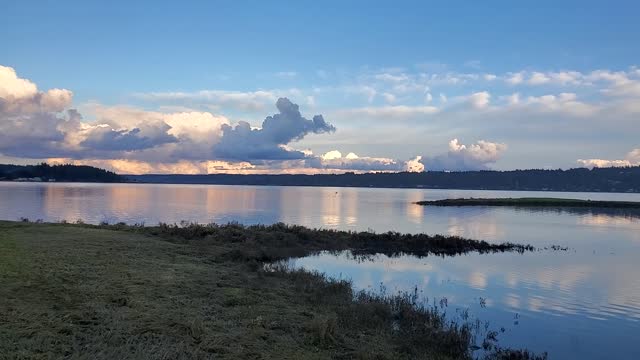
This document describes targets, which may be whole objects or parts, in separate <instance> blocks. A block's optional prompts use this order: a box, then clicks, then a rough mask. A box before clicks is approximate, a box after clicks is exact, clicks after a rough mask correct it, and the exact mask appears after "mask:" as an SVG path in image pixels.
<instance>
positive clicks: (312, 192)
mask: <svg viewBox="0 0 640 360" xmlns="http://www.w3.org/2000/svg"><path fill="white" fill-rule="evenodd" d="M470 196H473V197H509V196H511V197H523V196H544V197H565V198H581V199H594V200H596V199H597V200H632V201H640V195H639V194H586V193H535V192H501V191H458V190H417V189H364V188H312V187H253V186H205V185H147V184H144V185H143V184H62V183H52V184H43V183H0V219H7V220H15V219H18V218H20V217H27V218H30V219H43V220H47V221H58V220H62V219H66V220H70V221H73V220H76V219H83V220H84V221H87V222H92V223H98V222H100V221H109V222H116V221H124V222H127V223H140V222H144V223H146V224H155V223H158V222H160V221H163V222H178V221H180V220H188V221H197V222H201V223H208V222H220V223H222V222H228V221H239V222H242V223H247V224H254V223H267V224H268V223H274V222H279V221H282V222H286V223H291V224H300V225H305V226H310V227H325V228H339V229H349V230H367V229H372V230H375V231H389V230H395V231H400V232H412V233H416V232H425V233H431V234H433V233H441V234H450V235H460V236H465V237H469V238H475V239H485V240H488V241H491V242H502V241H511V242H518V243H527V244H532V245H534V246H536V247H547V246H550V245H561V246H567V247H569V251H566V252H564V251H540V252H535V253H526V254H522V255H520V254H510V253H506V254H492V255H478V254H469V255H465V256H458V257H448V258H440V257H427V258H416V257H411V256H403V257H399V258H387V257H385V256H378V257H375V258H374V259H373V261H365V262H357V261H354V260H353V259H351V258H350V257H349V256H348V254H341V255H337V256H334V255H329V254H321V255H319V256H312V257H308V258H303V259H296V260H293V262H294V263H295V265H296V266H301V267H305V268H308V269H317V270H320V271H322V272H326V273H327V274H329V275H331V276H335V277H343V278H350V279H352V280H353V282H354V286H356V287H358V288H360V289H377V288H379V287H380V284H381V283H382V284H383V285H384V286H385V287H386V288H387V289H388V290H389V291H400V290H413V289H414V288H415V287H416V286H417V287H418V289H419V290H420V291H421V294H422V295H423V296H425V297H429V298H430V299H434V298H437V299H441V298H447V300H448V304H449V307H448V309H449V310H448V312H451V313H454V312H455V309H456V308H461V309H465V308H469V309H470V311H471V313H472V316H475V317H477V318H479V319H481V320H483V321H488V322H489V323H490V325H491V327H492V328H494V329H500V328H501V327H503V328H505V332H504V333H500V334H499V336H498V338H499V340H500V344H501V345H515V346H524V347H527V348H530V349H532V350H537V351H543V350H547V351H549V353H550V357H551V358H552V359H602V358H615V359H638V358H640V347H639V346H638V345H637V344H636V343H635V342H634V341H633V340H639V339H640V271H639V270H640V261H639V260H640V214H638V213H634V212H633V211H629V212H622V213H616V212H611V211H595V212H594V211H589V210H584V209H582V210H577V211H568V210H558V211H541V210H539V209H538V210H522V209H520V210H515V209H511V208H488V207H469V208H455V207H452V208H447V207H422V206H418V205H414V204H413V202H415V201H419V200H423V199H434V200H435V199H443V198H451V197H470Z"/></svg>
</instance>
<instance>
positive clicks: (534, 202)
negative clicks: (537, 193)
mask: <svg viewBox="0 0 640 360" xmlns="http://www.w3.org/2000/svg"><path fill="white" fill-rule="evenodd" d="M417 204H419V205H429V206H522V207H578V208H610V209H640V202H634V201H600V200H579V199H559V198H460V199H444V200H433V201H419V202H417Z"/></svg>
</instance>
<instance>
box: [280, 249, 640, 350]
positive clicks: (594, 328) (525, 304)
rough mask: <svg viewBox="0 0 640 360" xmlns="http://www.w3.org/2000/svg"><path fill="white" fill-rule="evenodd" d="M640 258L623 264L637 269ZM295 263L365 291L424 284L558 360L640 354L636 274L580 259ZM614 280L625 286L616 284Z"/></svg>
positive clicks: (516, 342) (320, 259)
mask: <svg viewBox="0 0 640 360" xmlns="http://www.w3.org/2000/svg"><path fill="white" fill-rule="evenodd" d="M637 255H638V252H636V253H635V254H633V255H631V256H625V257H622V258H620V257H618V258H616V259H615V262H616V263H618V264H624V265H622V266H627V267H628V266H631V267H633V266H636V265H635V259H636V258H637ZM291 265H292V266H294V267H303V268H306V269H312V270H318V271H321V272H325V273H327V274H328V275H329V276H333V277H339V278H348V279H351V280H352V281H353V284H354V286H356V287H357V288H359V289H369V290H372V291H375V290H376V289H378V288H379V286H380V284H383V286H384V287H385V288H386V289H389V290H391V291H394V292H395V291H411V290H412V289H413V288H414V287H415V286H418V288H419V289H420V290H421V293H422V294H424V295H425V296H427V297H432V298H433V297H437V298H441V297H443V298H446V299H447V300H448V301H447V302H448V304H449V306H450V307H454V308H457V309H470V311H471V313H472V315H473V316H475V317H477V318H479V319H482V320H484V321H489V323H490V324H491V326H492V327H493V328H494V329H496V330H497V329H500V328H505V329H506V332H505V333H504V334H501V335H500V336H499V339H500V343H501V345H504V346H525V347H528V348H530V349H533V350H537V351H544V350H547V351H549V352H550V355H551V358H552V359H553V358H557V359H574V358H575V359H601V358H605V357H612V358H616V359H635V358H638V356H640V351H639V350H638V348H637V347H635V343H634V341H633V339H634V338H635V335H636V334H638V333H640V297H639V296H640V281H638V280H637V277H636V276H635V275H634V273H633V272H630V273H629V272H628V273H626V274H624V275H623V274H621V273H620V270H621V269H620V268H616V267H601V266H599V264H598V262H596V263H595V264H593V265H590V264H589V263H588V262H584V259H583V257H582V256H581V255H580V254H567V253H554V252H542V253H530V254H523V255H513V254H490V255H478V254H470V255H464V256H458V257H453V258H441V257H433V256H432V257H427V258H416V257H412V256H402V257H396V258H390V257H387V256H383V255H379V256H375V257H373V258H372V259H369V260H367V261H364V262H363V261H358V260H356V259H354V258H353V257H351V256H350V255H349V254H348V253H342V254H338V255H331V254H327V253H324V254H321V255H319V256H312V257H307V258H302V259H296V260H292V261H291ZM626 270H630V269H626ZM612 278H617V279H619V284H618V285H614V284H611V283H610V281H609V280H608V279H612ZM449 313H450V316H452V317H455V314H457V312H455V311H450V312H449Z"/></svg>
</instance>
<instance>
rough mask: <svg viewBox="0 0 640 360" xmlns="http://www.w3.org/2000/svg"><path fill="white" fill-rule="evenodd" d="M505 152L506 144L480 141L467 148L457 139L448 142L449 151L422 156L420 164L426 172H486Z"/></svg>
mask: <svg viewBox="0 0 640 360" xmlns="http://www.w3.org/2000/svg"><path fill="white" fill-rule="evenodd" d="M505 150H507V145H506V144H501V143H494V142H490V141H484V140H480V141H478V142H477V143H475V144H471V145H469V146H467V145H464V144H460V142H459V141H458V139H453V140H451V141H450V142H449V151H448V152H447V153H445V154H441V155H436V156H432V157H429V156H423V157H422V160H421V162H422V164H424V166H425V168H426V169H427V170H434V171H440V170H444V171H466V170H487V169H489V165H490V164H492V163H495V162H496V161H498V160H499V159H500V156H502V154H503V153H504V151H505Z"/></svg>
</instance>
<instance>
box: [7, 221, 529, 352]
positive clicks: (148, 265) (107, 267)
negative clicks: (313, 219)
mask: <svg viewBox="0 0 640 360" xmlns="http://www.w3.org/2000/svg"><path fill="white" fill-rule="evenodd" d="M335 234H338V235H340V236H342V239H341V240H344V239H352V240H351V242H349V241H347V243H348V244H352V245H358V246H359V248H360V249H362V248H366V247H367V246H366V245H367V244H369V243H370V241H371V240H368V241H367V240H363V239H359V240H353V239H354V238H357V237H356V236H355V234H351V235H349V234H350V233H339V232H336V233H334V235H335ZM329 235H330V233H329V232H326V233H314V231H313V230H308V229H304V228H299V227H286V226H284V225H276V226H274V227H250V228H246V227H242V226H238V225H229V226H222V227H214V226H209V227H204V226H185V227H171V226H160V227H155V228H142V227H128V226H124V225H109V226H88V225H70V224H35V223H26V222H25V223H19V222H0V285H1V286H0V359H59V358H65V359H330V358H334V359H403V358H404V359H470V352H469V348H470V346H471V341H472V340H471V333H470V329H469V328H468V326H467V325H464V324H463V325H456V324H451V323H448V322H446V321H445V320H444V318H443V317H442V315H441V314H439V313H438V312H437V311H435V310H433V309H429V308H424V307H421V306H420V305H419V304H416V302H415V299H412V297H411V296H396V297H382V296H374V295H367V294H364V293H359V294H354V292H353V290H352V288H351V284H350V283H348V282H345V281H332V280H328V279H325V278H324V277H322V276H321V275H319V274H311V273H307V272H303V271H290V270H286V269H283V270H275V271H273V270H265V268H264V267H263V266H262V263H261V262H260V260H261V259H273V258H284V257H286V256H285V255H286V254H289V253H291V252H293V253H297V252H300V250H299V248H300V246H296V245H295V243H296V242H301V243H303V244H305V243H306V244H307V245H308V244H316V245H315V248H314V247H313V246H310V245H309V247H310V250H307V253H308V252H312V251H316V250H318V249H320V248H322V246H326V247H329V250H331V248H332V246H330V245H328V244H330V243H331V242H330V241H329V240H327V238H329V237H330V236H329ZM265 236H270V238H269V237H267V238H265ZM361 236H362V237H363V238H364V237H365V236H364V235H361ZM381 236H382V235H381ZM386 236H387V240H386V241H391V240H390V239H393V237H392V235H389V234H387V235H386ZM398 236H400V235H398ZM338 238H339V239H340V237H338ZM366 238H369V239H377V240H376V241H374V242H373V243H376V244H377V243H384V241H385V240H384V238H377V237H376V236H374V235H372V234H369V235H367V236H366ZM323 239H324V240H323ZM395 240H396V241H397V240H398V239H397V238H396V239H395ZM427 240H428V239H423V244H422V245H421V246H418V247H417V248H418V249H420V251H424V250H425V249H426V248H428V247H429V246H427V245H425V244H424V243H425V242H428V241H427ZM440 240H441V239H440ZM460 240H463V239H460ZM268 241H273V242H274V244H275V246H274V249H275V250H270V251H271V252H267V250H266V249H267V248H268V247H267V246H266V244H267V243H268ZM478 244H480V243H478ZM432 245H434V246H433V247H432V250H436V253H437V250H438V246H435V243H434V244H432ZM486 246H487V245H479V249H484V251H504V249H502V250H501V249H500V248H498V247H496V248H495V249H493V250H488V248H486ZM333 247H337V246H333ZM371 247H372V248H375V247H379V248H384V246H382V245H379V244H378V245H376V246H373V245H371ZM440 247H441V248H442V247H443V246H442V245H440ZM472 248H473V246H472V245H471V244H469V243H465V249H466V251H473V250H472ZM278 249H279V250H278ZM515 250H518V249H515ZM278 251H281V252H278ZM489 358H492V359H527V358H534V357H533V356H532V355H529V354H527V353H525V352H520V351H511V350H497V349H495V348H494V350H493V352H492V353H491V354H489Z"/></svg>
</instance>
